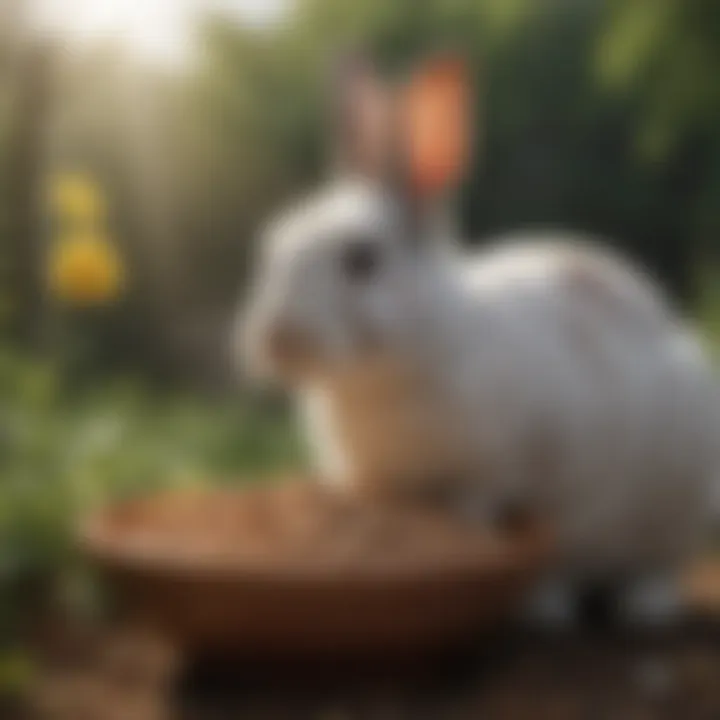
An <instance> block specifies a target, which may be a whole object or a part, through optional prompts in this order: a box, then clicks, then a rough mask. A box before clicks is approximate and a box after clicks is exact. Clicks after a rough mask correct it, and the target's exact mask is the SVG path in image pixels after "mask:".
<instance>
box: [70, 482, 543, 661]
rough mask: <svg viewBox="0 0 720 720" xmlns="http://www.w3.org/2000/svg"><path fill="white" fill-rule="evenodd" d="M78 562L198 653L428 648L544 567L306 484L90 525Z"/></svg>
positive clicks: (538, 549)
mask: <svg viewBox="0 0 720 720" xmlns="http://www.w3.org/2000/svg"><path fill="white" fill-rule="evenodd" d="M83 540H84V544H85V546H86V548H87V550H88V552H89V554H90V555H91V556H92V557H93V558H94V559H95V560H96V561H97V562H98V563H99V564H100V566H101V568H103V569H104V570H105V571H106V572H107V573H108V574H109V576H110V580H111V581H112V583H113V585H114V586H115V588H116V589H117V590H119V595H120V598H121V599H122V600H124V601H125V602H126V605H127V607H128V609H129V610H130V611H131V613H132V614H133V616H134V617H135V618H136V619H137V620H140V621H141V622H143V623H144V624H146V625H149V626H150V627H152V628H153V629H155V630H158V631H160V632H161V633H163V634H164V635H165V636H166V637H167V638H168V639H169V640H171V641H172V642H173V643H175V644H176V645H177V646H178V647H179V648H180V649H182V650H185V651H187V652H190V653H201V654H249V655H252V656H257V655H258V654H264V655H267V654H275V653H277V654H288V653H289V654H297V653H317V652H319V653H322V652H332V653H346V652H348V653H351V654H352V653H364V652H372V651H374V650H378V651H381V652H383V653H388V652H392V651H396V650H397V651H400V652H407V651H412V652H420V651H423V650H435V649H437V650H439V649H442V648H447V647H450V646H452V645H453V644H454V643H456V642H459V641H462V640H465V639H467V638H468V636H471V635H472V634H473V633H475V632H478V631H480V630H482V629H483V628H486V627H488V626H489V625H491V624H492V623H494V622H496V621H498V620H500V619H502V618H503V616H505V615H506V614H507V613H508V612H509V611H510V610H511V609H512V608H513V605H514V604H515V603H517V601H518V600H519V599H520V597H521V596H522V593H523V590H524V589H526V587H527V586H528V584H529V583H530V582H532V580H533V579H534V576H535V573H536V571H537V570H538V569H539V568H540V567H541V565H542V561H543V559H544V558H545V556H546V551H547V543H546V542H545V537H544V534H543V533H542V532H540V531H539V530H537V529H534V528H531V527H530V526H529V525H526V526H525V527H522V528H517V529H516V530H514V531H513V532H512V533H511V532H508V533H506V534H500V533H497V534H491V533H489V532H488V531H480V530H478V529H470V528H468V527H464V526H460V525H459V524H454V523H452V522H450V521H449V520H448V519H445V518H443V517H441V516H439V515H434V514H432V513H430V512H428V511H420V510H409V509H399V508H397V507H396V508H390V507H381V506H376V505H370V504H367V503H362V502H360V501H352V500H350V499H348V498H344V497H342V498H341V497H339V496H338V495H335V494H333V493H331V492H330V491H328V490H324V489H322V488H321V487H319V486H317V485H315V484H313V483H310V482H297V481H295V482H289V483H284V484H280V485H273V486H271V487H264V488H251V489H248V490H203V491H176V492H169V493H160V494H157V495H155V496H151V497H147V498H143V499H139V500H136V501H130V502H127V503H124V504H118V505H116V506H114V507H110V508H109V509H106V510H104V511H101V512H99V513H98V514H96V515H95V516H94V517H92V518H90V522H89V523H88V525H87V526H86V528H85V531H84V534H83Z"/></svg>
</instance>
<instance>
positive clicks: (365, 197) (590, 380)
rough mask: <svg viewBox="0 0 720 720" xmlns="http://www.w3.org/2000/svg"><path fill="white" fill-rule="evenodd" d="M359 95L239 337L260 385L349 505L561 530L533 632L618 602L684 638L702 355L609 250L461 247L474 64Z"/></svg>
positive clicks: (704, 492)
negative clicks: (611, 595)
mask: <svg viewBox="0 0 720 720" xmlns="http://www.w3.org/2000/svg"><path fill="white" fill-rule="evenodd" d="M340 77H341V82H339V83H338V86H337V88H336V90H335V95H334V99H335V111H336V112H335V118H336V128H335V136H336V138H338V139H339V140H338V143H337V148H336V149H337V156H336V158H338V159H339V162H338V164H337V167H336V169H335V173H334V174H333V176H332V178H331V180H330V181H329V183H328V185H327V186H326V187H324V188H323V189H321V190H320V191H319V192H317V193H316V194H314V195H312V196H310V197H308V198H305V199H303V200H301V201H300V202H298V203H297V204H296V205H295V206H293V207H290V208H289V209H288V210H286V211H285V212H284V213H282V214H280V215H278V216H276V217H275V218H274V219H273V220H272V221H271V222H270V223H269V224H268V225H267V226H266V228H264V232H263V237H262V242H261V243H260V256H259V258H258V262H257V267H256V270H255V275H254V277H253V280H254V281H253V283H252V287H251V292H250V297H249V300H247V301H246V302H244V303H243V305H242V309H241V311H240V312H239V314H238V320H237V328H236V330H235V334H234V342H235V343H236V345H237V348H238V352H239V353H240V356H241V358H242V360H243V362H244V364H245V366H246V368H247V369H248V370H249V371H250V372H251V373H254V374H255V375H256V376H257V377H260V378H265V379H266V380H271V381H275V382H279V383H280V384H281V385H283V386H285V387H287V388H289V389H290V390H291V392H292V394H293V397H294V398H295V399H296V400H297V407H298V411H299V413H300V415H301V418H302V422H303V426H304V428H305V430H306V434H307V439H308V442H309V445H310V447H311V450H312V455H313V459H314V461H315V463H316V466H317V471H318V474H319V475H320V476H321V477H322V478H323V479H324V480H325V481H326V482H328V483H331V484H332V485H333V486H334V487H336V488H337V489H338V490H339V491H349V492H366V491H369V492H377V493H379V494H380V495H382V494H383V493H387V494H388V495H389V496H393V497H397V498H401V499H402V498H407V499H411V498H415V497H423V498H426V497H427V498H430V499H431V501H432V502H438V503H442V504H443V505H444V506H446V507H447V508H449V509H450V510H451V511H452V512H456V513H458V517H462V518H463V519H464V520H468V519H469V520H470V521H471V522H477V523H478V524H481V523H488V522H492V521H493V518H495V517H496V516H497V514H498V513H499V512H501V511H502V508H506V507H511V506H517V507H524V508H528V509H530V510H531V511H532V512H535V513H537V514H538V516H540V517H543V518H546V519H547V521H548V522H549V523H550V524H551V526H552V528H553V530H554V532H555V534H556V539H557V549H558V551H557V555H556V562H554V563H553V566H552V568H551V569H550V570H549V571H548V573H547V577H546V578H545V581H544V582H543V583H541V584H540V586H539V587H538V589H537V592H536V593H534V595H533V597H532V598H531V599H530V600H529V601H528V607H527V611H528V615H529V616H532V617H536V618H541V619H544V620H546V621H548V620H549V621H554V622H572V621H573V619H575V618H576V616H577V611H578V598H579V597H580V596H581V595H582V592H583V590H584V589H587V588H591V587H595V586H598V587H605V586H606V585H607V586H608V587H611V588H613V589H614V590H615V591H616V593H617V597H618V607H620V608H622V612H623V613H625V615H626V616H627V617H629V618H633V619H634V620H643V619H644V620H648V619H651V620H655V621H658V622H664V621H669V620H670V619H671V618H674V617H677V616H678V613H679V612H680V610H679V609H680V608H681V606H682V602H681V596H680V591H679V587H678V584H677V582H676V573H677V571H678V568H679V567H680V566H681V564H682V563H683V562H685V561H686V560H687V559H688V558H689V557H690V556H691V554H692V553H694V552H695V551H696V550H697V548H698V547H699V544H700V543H702V542H703V540H704V539H705V538H706V536H707V532H708V530H709V528H710V525H711V523H712V521H713V520H714V513H713V511H712V503H711V498H712V496H713V494H714V493H715V492H716V477H717V470H718V452H719V451H718V449H717V447H716V445H717V443H716V440H717V429H718V417H717V411H716V406H717V403H716V401H715V379H714V375H713V370H712V366H711V363H710V361H709V358H708V357H707V354H706V353H705V351H704V350H703V347H702V344H701V341H700V339H699V336H698V334H697V332H696V331H695V330H694V329H693V328H692V327H691V326H690V325H689V324H688V323H686V322H685V321H683V319H682V318H681V317H680V316H679V315H678V313H677V312H676V311H675V309H674V308H673V307H672V306H671V304H670V302H669V301H668V300H667V299H666V298H665V296H664V295H663V293H662V291H661V290H660V288H659V286H658V284H657V283H656V282H655V280H654V279H652V278H651V277H650V275H649V274H648V273H646V272H645V271H644V270H643V269H642V268H640V267H637V266H635V265H633V264H632V263H630V262H629V261H628V260H627V259H626V258H624V257H622V256H621V255H619V254H617V253H616V252H614V251H611V250H610V249H609V247H610V246H609V245H608V244H607V243H605V242H603V241H601V240H599V239H595V238H590V237H584V236H577V235H574V234H572V233H554V232H550V231H544V232H537V233H532V232H528V233H523V232H515V233H510V234H508V235H506V236H503V237H500V238H496V239H494V240H493V241H489V242H488V243H485V245H484V246H483V249H480V250H476V251H474V252H472V253H470V252H468V251H466V250H464V249H463V248H462V247H461V242H460V239H459V238H458V233H457V232H455V231H454V228H453V225H452V222H451V221H450V220H451V213H450V211H449V202H448V197H449V194H450V192H451V191H452V190H453V188H454V187H455V186H456V185H457V184H458V182H459V181H460V179H461V178H462V173H463V171H464V169H465V167H466V165H467V159H468V156H469V148H470V142H469V138H468V135H469V127H470V122H469V121H468V116H469V105H470V102H469V98H470V89H469V86H470V82H469V80H468V76H467V72H466V71H465V69H464V66H463V64H462V63H461V62H460V61H458V60H455V59H453V58H449V57H437V58H430V59H429V60H428V61H427V62H425V63H424V64H422V65H420V66H419V67H417V68H416V69H415V70H414V72H413V73H412V74H411V76H410V79H409V80H408V81H406V82H404V83H398V84H395V85H391V84H390V83H389V82H386V81H384V80H383V79H381V78H380V76H379V75H378V73H377V72H376V71H375V70H374V69H373V68H372V67H371V66H370V63H369V62H367V61H366V60H362V59H361V60H357V59H356V60H355V61H354V62H350V63H347V64H346V66H345V67H344V69H343V73H341V75H340ZM438 128H439V130H438Z"/></svg>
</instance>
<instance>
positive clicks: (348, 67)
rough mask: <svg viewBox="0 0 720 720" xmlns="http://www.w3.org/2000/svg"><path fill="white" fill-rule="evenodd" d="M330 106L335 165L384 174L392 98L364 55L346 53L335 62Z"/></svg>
mask: <svg viewBox="0 0 720 720" xmlns="http://www.w3.org/2000/svg"><path fill="white" fill-rule="evenodd" d="M331 106H332V107H331V117H332V124H333V126H334V127H333V135H334V137H333V146H334V147H333V151H334V158H333V160H334V163H335V165H336V167H338V168H340V169H342V170H343V171H345V172H351V173H355V174H361V175H365V176H368V177H377V178H380V177H382V176H383V175H385V173H386V172H387V167H388V158H389V156H390V143H391V142H392V137H391V135H392V125H393V122H392V114H393V97H392V92H391V90H390V88H389V87H388V86H387V85H385V84H384V83H383V81H382V80H381V78H380V77H379V75H378V74H377V72H376V71H375V68H374V67H373V66H372V64H371V63H370V61H369V60H368V58H367V57H366V56H365V55H363V54H361V53H353V54H346V55H345V56H344V57H343V58H342V59H341V60H340V61H338V62H336V64H335V67H334V73H333V82H332V87H331Z"/></svg>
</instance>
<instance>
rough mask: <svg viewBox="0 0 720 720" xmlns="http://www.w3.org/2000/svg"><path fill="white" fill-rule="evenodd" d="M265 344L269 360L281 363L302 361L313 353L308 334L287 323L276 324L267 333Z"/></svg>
mask: <svg viewBox="0 0 720 720" xmlns="http://www.w3.org/2000/svg"><path fill="white" fill-rule="evenodd" d="M264 344H265V350H266V353H267V355H268V357H269V359H270V360H271V361H273V362H279V363H287V362H291V361H294V360H300V359H302V358H305V357H307V356H308V355H309V354H310V353H311V352H312V351H313V343H312V339H311V338H310V337H309V335H308V333H307V332H305V331H303V330H301V329H300V328H298V327H297V326H296V325H293V324H290V323H287V322H277V323H274V324H273V325H272V326H271V327H270V328H269V329H268V331H267V334H266V336H265V343H264Z"/></svg>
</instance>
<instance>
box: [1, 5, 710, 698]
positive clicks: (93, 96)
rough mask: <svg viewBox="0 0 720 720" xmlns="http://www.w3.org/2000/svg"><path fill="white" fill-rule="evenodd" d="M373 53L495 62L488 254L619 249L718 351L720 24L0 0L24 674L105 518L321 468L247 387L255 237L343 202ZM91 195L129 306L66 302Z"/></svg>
mask: <svg viewBox="0 0 720 720" xmlns="http://www.w3.org/2000/svg"><path fill="white" fill-rule="evenodd" d="M43 4H44V5H48V7H49V8H50V10H52V12H50V13H47V12H39V9H40V10H43V8H42V7H40V6H41V5H43ZM113 6H114V10H113V9H112V8H113ZM270 6H272V10H273V12H268V7H270ZM103 7H104V8H105V9H106V10H107V13H106V15H108V16H109V17H111V18H112V17H114V16H113V12H115V13H116V15H117V17H116V19H117V20H118V22H120V21H122V22H124V23H125V24H124V25H122V26H121V27H120V26H119V29H117V32H115V33H113V32H111V30H112V27H113V26H112V23H108V22H107V18H105V20H103V18H102V17H100V20H98V19H97V12H98V8H100V9H102V8H103ZM122 8H125V9H124V10H123V9H122ZM173 8H174V9H173ZM44 9H45V10H47V8H44ZM161 11H162V12H161ZM93 12H95V14H96V15H95V16H93V17H95V19H94V20H93V19H92V18H90V16H91V15H92V13H93ZM83 13H87V14H88V17H89V18H90V20H88V22H87V23H85V24H84V25H83V23H82V21H83V18H84V15H83ZM118 13H119V14H118ZM50 19H52V22H50ZM77 21H79V23H78V22H77ZM180 21H182V30H179V29H178V27H179V24H180ZM74 23H75V25H74ZM176 25H177V26H178V27H176ZM79 29H80V30H82V32H79V31H78V30H79ZM358 43H361V44H364V45H367V46H368V47H370V48H372V49H373V51H374V52H375V53H376V55H377V57H378V58H379V59H380V60H381V62H382V63H384V64H386V65H387V66H388V67H392V66H396V65H398V64H405V63H408V62H412V60H413V59H415V58H418V57H421V56H422V55H423V54H425V53H427V52H431V51H433V50H436V49H439V48H448V47H451V48H455V49H459V50H461V51H462V52H464V53H465V55H466V56H467V57H468V58H469V59H470V61H471V63H472V64H473V70H474V73H475V75H476V78H477V84H478V108H477V110H478V113H477V116H478V118H479V119H480V123H479V125H478V127H477V143H476V147H477V158H476V162H475V165H474V169H473V173H472V176H471V177H470V178H468V181H467V182H466V183H465V185H464V186H463V188H462V194H461V209H462V223H463V227H464V229H465V231H466V233H467V235H468V237H473V238H478V239H479V240H478V242H479V241H480V239H481V238H483V237H487V236H488V235H491V234H492V233H494V232H497V231H502V230H507V229H511V228H518V227H523V226H556V227H560V228H564V229H577V230H582V231H591V232H595V233H600V234H602V235H604V236H607V237H608V238H610V239H612V241H613V242H615V243H617V244H618V245H619V246H620V247H621V248H622V249H624V250H625V251H626V252H628V253H630V254H631V255H633V256H635V257H636V258H638V259H639V260H640V261H641V262H644V263H645V264H646V265H648V266H649V267H650V268H651V269H652V271H653V272H655V273H656V274H657V276H658V277H659V278H660V279H661V281H662V282H663V283H664V284H665V285H666V287H667V288H668V290H669V292H671V293H672V295H673V296H674V297H675V298H676V300H677V302H678V303H679V304H680V305H681V306H682V307H683V308H684V309H685V310H686V311H687V312H688V313H691V314H693V315H695V316H696V317H698V318H700V319H701V321H702V322H703V323H705V325H706V327H707V330H708V337H710V338H712V337H713V336H720V311H719V310H720V282H719V281H718V280H717V277H718V276H717V274H716V272H715V270H714V267H715V263H716V260H717V251H718V249H720V244H719V243H720V240H719V232H720V83H718V80H717V78H718V75H719V74H720V5H719V4H718V3H717V2H715V1H714V0H617V1H612V0H608V1H607V2H606V1H604V0H426V1H425V2H417V0H297V1H296V2H291V1H290V0H287V2H273V3H269V4H263V3H262V2H260V1H259V0H258V1H257V2H252V1H250V0H246V1H245V2H243V0H237V2H233V0H225V1H224V2H207V3H201V2H197V3H194V4H193V3H191V2H190V1H189V0H183V1H182V2H181V1H180V0H178V1H177V3H173V2H171V1H169V0H148V1H147V2H140V1H139V0H138V2H125V3H119V4H118V3H112V2H110V1H109V0H95V2H94V3H88V2H85V0H56V1H55V2H53V0H46V1H45V2H44V3H43V0H40V1H39V2H37V3H33V2H31V1H29V0H28V1H26V0H0V648H3V647H5V648H14V647H15V646H16V645H17V643H18V642H19V641H20V640H21V639H22V637H23V632H24V628H25V627H26V623H25V622H24V620H25V619H26V617H27V615H28V612H29V611H30V609H31V608H33V607H34V604H33V602H32V601H33V600H34V599H40V598H43V599H44V600H45V601H47V598H48V597H55V595H54V594H52V593H50V594H49V593H48V592H47V589H48V588H50V587H52V588H54V589H56V588H58V587H61V588H62V587H65V585H66V584H67V583H66V581H67V578H68V577H70V576H71V575H72V573H71V572H70V570H71V569H72V568H73V567H74V555H73V552H72V542H71V540H72V528H73V526H74V523H75V521H76V518H77V517H78V515H79V514H81V513H82V512H83V511H84V510H85V509H86V508H87V507H89V506H91V505H92V504H93V503H95V502H99V501H102V500H104V499H106V498H107V497H109V496H114V495H118V494H125V493H128V492H135V491H138V490H140V489H145V488H148V487H152V486H157V485H160V484H167V483H172V484H175V483H184V482H190V483H192V482H206V481H208V480H210V479H216V478H217V479H224V478H227V479H228V480H229V481H234V480H236V479H237V478H242V477H243V475H245V476H256V475H257V474H258V473H261V472H272V471H275V470H278V469H281V468H286V467H290V466H293V465H297V463H299V462H301V460H302V455H303V453H302V448H301V446H300V443H299V441H298V440H297V438H296V437H295V434H294V432H293V430H292V426H291V422H290V420H289V418H288V417H287V413H286V412H285V409H284V407H283V405H282V403H279V402H276V401H272V402H270V401H265V400H263V401H260V400H257V399H255V398H253V397H252V395H251V391H250V390H249V389H247V388H244V387H243V386H242V383H241V382H239V381H238V380H237V378H235V377H234V373H233V370H232V365H231V363H230V361H229V355H228V352H227V342H228V332H229V323H230V322H231V320H232V315H233V312H234V310H235V308H236V306H237V303H238V301H239V299H240V297H241V295H242V288H243V284H244V281H245V279H246V269H247V266H248V258H249V257H250V254H251V252H252V244H253V238H254V236H255V230H256V228H257V226H258V224H259V223H261V222H262V221H263V220H264V219H265V218H266V217H267V216H268V215H270V214H271V213H272V212H273V211H274V210H275V209H276V208H278V207H279V206H280V205H282V203H283V202H284V201H285V200H286V199H287V198H289V197H290V196H292V195H293V194H295V193H296V192H298V191H301V190H304V189H306V188H308V187H309V186H311V185H312V184H313V183H314V182H316V181H318V180H319V179H320V178H321V177H322V176H323V172H324V164H325V151H326V149H327V141H328V137H327V135H328V129H327V118H326V116H325V107H326V105H325V99H324V94H323V93H324V78H325V75H326V69H327V64H328V59H329V57H331V55H332V54H333V53H334V52H335V51H336V50H337V49H339V48H342V47H343V46H346V45H356V44H358ZM77 172H81V173H84V174H85V176H86V177H87V178H90V180H91V182H92V184H93V185H94V186H95V187H96V190H97V192H98V193H99V194H100V195H101V196H102V198H103V201H104V203H105V204H106V205H107V215H106V216H105V217H104V219H103V228H102V233H103V243H104V244H105V246H106V248H110V249H111V250H112V252H113V253H115V254H116V255H117V258H115V259H114V260H113V262H116V263H120V265H121V267H122V269H123V274H124V277H125V284H124V285H123V287H122V288H121V291H120V292H119V294H118V295H117V297H113V302H112V303H107V302H97V303H85V304H84V305H81V306H79V305H78V303H77V302H73V301H71V300H72V298H69V297H67V296H63V293H62V292H57V289H56V288H54V286H53V285H52V282H51V281H50V280H49V278H52V273H53V272H57V268H55V270H53V267H54V266H53V264H52V262H53V261H52V258H53V254H54V253H56V252H57V251H58V248H60V249H61V250H62V249H63V248H67V247H70V246H72V242H73V238H72V237H71V235H72V232H71V231H69V230H68V229H67V228H63V227H62V222H60V221H59V220H58V218H57V217H56V216H55V215H53V212H52V207H51V206H49V205H48V203H47V198H48V195H49V193H48V189H49V188H51V187H52V185H53V182H54V180H53V178H57V177H58V176H60V177H62V175H63V173H65V174H67V173H77ZM70 254H71V255H72V251H70ZM20 598H22V600H21V599H20ZM1 658H2V653H1V652H0V687H1V686H2V684H3V678H2V661H1ZM10 674H12V673H10Z"/></svg>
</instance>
